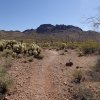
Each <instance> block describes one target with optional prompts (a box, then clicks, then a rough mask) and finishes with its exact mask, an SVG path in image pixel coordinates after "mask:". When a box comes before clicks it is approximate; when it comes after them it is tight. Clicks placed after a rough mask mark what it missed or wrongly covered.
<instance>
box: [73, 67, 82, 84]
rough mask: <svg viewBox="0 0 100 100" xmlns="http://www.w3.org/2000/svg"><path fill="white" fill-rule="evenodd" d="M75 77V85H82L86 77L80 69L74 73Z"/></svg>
mask: <svg viewBox="0 0 100 100" xmlns="http://www.w3.org/2000/svg"><path fill="white" fill-rule="evenodd" d="M73 77H74V82H75V83H80V82H81V81H82V79H83V77H84V76H83V72H82V70H80V69H77V70H75V71H74V73H73Z"/></svg>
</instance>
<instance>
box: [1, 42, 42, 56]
mask: <svg viewBox="0 0 100 100" xmlns="http://www.w3.org/2000/svg"><path fill="white" fill-rule="evenodd" d="M0 51H1V52H2V56H4V57H9V56H12V57H13V58H16V56H18V55H19V54H22V55H23V56H25V55H28V56H34V55H39V54H40V53H41V48H40V47H39V46H38V45H37V44H35V43H24V42H23V41H22V40H21V41H20V42H18V41H16V40H1V41H0Z"/></svg>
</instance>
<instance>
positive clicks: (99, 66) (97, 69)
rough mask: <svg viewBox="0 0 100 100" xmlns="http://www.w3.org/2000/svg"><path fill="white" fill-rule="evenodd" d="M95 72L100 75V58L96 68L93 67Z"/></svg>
mask: <svg viewBox="0 0 100 100" xmlns="http://www.w3.org/2000/svg"><path fill="white" fill-rule="evenodd" d="M93 70H94V71H96V72H99V73H100V58H98V59H97V62H96V64H95V66H93Z"/></svg>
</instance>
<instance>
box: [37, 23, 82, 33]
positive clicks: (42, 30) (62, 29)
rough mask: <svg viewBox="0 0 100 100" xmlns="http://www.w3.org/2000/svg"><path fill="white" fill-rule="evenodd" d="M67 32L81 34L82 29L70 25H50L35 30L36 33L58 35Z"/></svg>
mask: <svg viewBox="0 0 100 100" xmlns="http://www.w3.org/2000/svg"><path fill="white" fill-rule="evenodd" d="M67 31H78V32H81V31H82V29H81V28H79V27H75V26H72V25H55V26H54V25H51V24H42V25H40V26H39V27H38V28H37V29H36V32H37V33H59V32H67Z"/></svg>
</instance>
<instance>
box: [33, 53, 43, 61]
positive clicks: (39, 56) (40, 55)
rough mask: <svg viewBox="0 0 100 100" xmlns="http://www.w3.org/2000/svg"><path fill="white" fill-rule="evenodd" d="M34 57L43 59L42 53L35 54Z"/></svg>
mask: <svg viewBox="0 0 100 100" xmlns="http://www.w3.org/2000/svg"><path fill="white" fill-rule="evenodd" d="M34 57H35V58H36V59H39V60H41V59H43V57H44V56H43V55H42V54H39V55H34Z"/></svg>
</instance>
